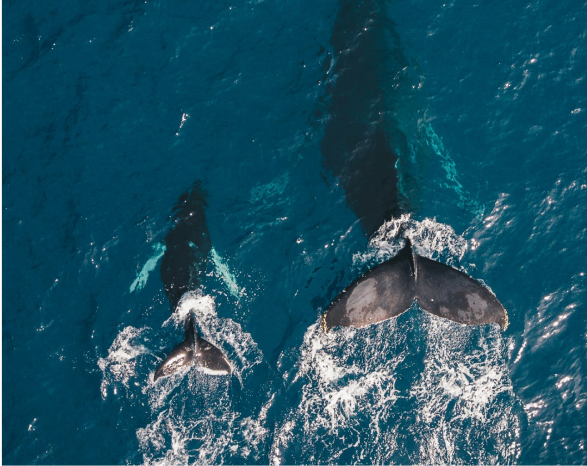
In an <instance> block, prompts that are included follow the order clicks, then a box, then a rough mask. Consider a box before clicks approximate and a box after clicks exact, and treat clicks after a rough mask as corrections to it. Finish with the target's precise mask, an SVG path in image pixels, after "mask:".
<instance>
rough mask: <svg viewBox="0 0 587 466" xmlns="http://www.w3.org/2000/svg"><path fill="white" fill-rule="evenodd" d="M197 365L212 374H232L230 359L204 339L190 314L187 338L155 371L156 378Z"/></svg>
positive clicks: (187, 324)
mask: <svg viewBox="0 0 587 466" xmlns="http://www.w3.org/2000/svg"><path fill="white" fill-rule="evenodd" d="M189 366H196V367H197V368H198V369H200V370H202V371H203V372H206V373H208V374H212V375H230V374H231V373H232V368H231V367H230V363H229V362H228V359H227V358H226V356H224V354H223V353H222V351H220V350H219V349H218V348H217V347H216V346H214V345H213V344H212V343H210V342H208V341H206V340H204V339H203V338H202V337H201V336H200V335H199V334H198V332H197V331H196V328H195V322H194V319H193V317H192V316H191V315H190V317H189V318H188V321H187V323H186V326H185V339H184V340H183V341H182V342H181V343H180V344H179V345H177V346H176V347H175V348H174V349H173V350H172V351H171V353H169V356H167V358H165V360H164V361H163V362H162V363H161V364H160V365H159V367H158V368H157V370H156V371H155V377H154V380H157V379H158V378H159V377H165V376H168V375H171V374H174V373H175V372H177V371H178V370H180V369H181V368H184V367H189Z"/></svg>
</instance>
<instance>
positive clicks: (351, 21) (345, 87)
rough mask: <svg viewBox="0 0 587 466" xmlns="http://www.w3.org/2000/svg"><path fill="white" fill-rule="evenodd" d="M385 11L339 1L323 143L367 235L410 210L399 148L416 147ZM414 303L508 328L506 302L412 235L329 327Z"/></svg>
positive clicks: (346, 295)
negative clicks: (394, 92)
mask: <svg viewBox="0 0 587 466" xmlns="http://www.w3.org/2000/svg"><path fill="white" fill-rule="evenodd" d="M384 8H385V2H382V1H377V0H343V1H342V2H341V4H340V10H339V12H338V15H337V17H336V20H335V24H334V28H333V34H332V38H331V40H330V44H331V47H332V50H333V65H332V67H331V72H330V74H331V76H332V77H331V78H330V79H329V80H328V81H327V93H326V98H325V99H324V100H325V102H326V106H327V109H328V113H329V117H328V121H327V123H326V127H325V131H324V137H323V139H322V141H321V151H322V155H323V162H324V166H325V168H326V170H327V171H328V172H330V173H332V174H333V175H334V176H335V177H336V178H337V179H338V182H339V183H340V185H341V187H342V188H343V189H344V191H345V197H346V201H347V205H348V206H349V207H350V208H351V209H352V210H353V212H354V213H355V214H356V216H357V217H358V219H359V221H360V224H361V227H362V229H363V230H364V232H365V234H366V235H368V236H371V235H373V233H375V232H376V231H377V229H378V228H379V227H380V226H381V225H383V224H384V223H385V222H386V221H388V220H390V219H392V218H397V217H399V216H400V215H401V214H402V213H407V212H406V211H407V209H408V204H409V203H408V202H406V201H405V199H402V197H401V196H400V189H399V187H398V181H399V177H398V173H397V168H396V167H397V166H398V162H400V159H399V157H398V152H399V153H401V154H404V155H407V154H409V153H410V150H409V146H408V140H407V138H406V136H405V134H404V133H403V132H402V131H401V129H399V127H398V125H397V124H396V122H395V117H394V110H395V109H393V108H392V107H393V105H390V103H389V95H388V92H385V91H384V90H383V89H384V87H387V89H395V88H398V87H401V85H402V84H405V70H406V69H407V67H408V63H407V60H406V59H405V58H404V57H403V54H402V53H401V50H400V47H399V39H398V37H397V33H396V32H395V30H394V27H393V23H391V21H390V20H389V19H388V18H387V15H386V13H385V11H384ZM399 235H400V236H402V235H403V234H402V233H400V234H399ZM414 301H416V302H417V303H418V304H419V306H420V307H421V308H422V309H423V310H425V311H428V312H430V313H431V314H434V315H437V316H440V317H443V318H446V319H450V320H453V321H455V322H459V323H462V324H467V325H479V324H485V323H497V324H498V325H500V326H501V328H502V329H505V328H506V327H507V325H508V317H507V313H506V311H505V309H504V307H503V306H502V305H501V303H500V302H499V301H498V300H497V298H496V297H495V296H494V295H493V294H492V293H491V292H490V291H489V290H488V289H487V288H485V287H484V286H483V285H481V284H480V283H479V282H477V281H476V280H474V279H473V278H471V277H469V276H468V275H466V274H464V273H462V272H459V271H458V270H455V269H453V268H452V267H449V266H447V265H444V264H442V263H440V262H435V261H433V260H430V259H427V258H425V257H421V256H419V255H417V254H416V253H415V252H414V249H413V247H412V244H411V241H410V240H409V238H405V246H404V248H403V249H402V250H401V251H400V252H399V253H398V254H397V256H396V257H394V258H393V259H391V260H389V261H387V262H384V263H383V264H380V265H378V266H376V267H374V268H373V269H371V270H369V271H368V272H367V273H365V274H364V275H362V276H361V277H359V278H358V279H356V280H355V281H354V282H353V283H351V284H350V285H349V286H348V287H347V288H346V289H345V290H344V291H343V292H341V293H340V294H339V295H338V296H337V297H336V298H335V299H334V300H333V301H332V303H331V304H330V305H329V306H328V308H327V309H326V311H325V313H324V314H323V316H322V329H323V330H324V331H325V332H326V331H328V330H329V329H331V328H333V327H337V326H352V327H364V326H366V325H370V324H375V323H377V322H381V321H383V320H386V319H389V318H392V317H396V316H398V315H399V314H401V313H403V312H404V311H406V310H408V309H410V307H411V306H412V305H413V303H414Z"/></svg>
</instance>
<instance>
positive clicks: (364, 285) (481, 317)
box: [322, 238, 508, 332]
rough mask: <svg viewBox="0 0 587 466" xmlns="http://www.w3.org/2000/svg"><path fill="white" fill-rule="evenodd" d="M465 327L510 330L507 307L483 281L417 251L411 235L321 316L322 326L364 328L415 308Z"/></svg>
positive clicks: (353, 284) (345, 291)
mask: <svg viewBox="0 0 587 466" xmlns="http://www.w3.org/2000/svg"><path fill="white" fill-rule="evenodd" d="M414 301H416V302H417V303H418V304H419V306H420V308H421V309H422V310H424V311H427V312H429V313H431V314H434V315H436V316H439V317H443V318H445V319H450V320H453V321H455V322H458V323H461V324H466V325H480V324H488V323H496V324H498V325H499V326H500V327H501V328H502V329H503V330H505V329H506V328H507V325H508V317H507V313H506V310H505V309H504V307H503V306H502V305H501V303H500V302H499V301H498V300H497V298H496V297H495V296H494V295H493V293H491V292H490V291H489V290H488V289H487V288H485V287H484V286H483V285H481V284H480V283H479V282H477V281H476V280H474V279H473V278H471V277H469V276H468V275H466V274H464V273H463V272H460V271H458V270H456V269H453V268H452V267H449V266H448V265H445V264H442V263H440V262H436V261H433V260H431V259H427V258H425V257H422V256H419V255H418V254H416V253H415V252H414V250H413V248H412V244H411V242H410V240H409V239H408V238H406V245H405V246H404V248H403V249H402V250H401V251H400V252H399V253H398V254H397V255H396V256H395V257H394V258H393V259H391V260H389V261H386V262H383V263H382V264H380V265H378V266H376V267H374V268H372V269H371V270H369V271H368V272H366V273H365V274H364V275H362V276H361V277H359V278H358V279H357V280H355V281H354V282H353V283H352V284H351V285H350V286H349V287H348V288H347V289H346V290H344V291H343V292H342V293H340V294H339V295H338V296H337V297H336V298H335V299H334V301H333V302H332V304H331V305H330V306H329V307H328V309H327V310H326V312H325V313H324V315H323V316H322V329H323V330H324V331H325V332H326V331H328V330H329V329H331V328H333V327H338V326H342V327H358V328H360V327H365V326H367V325H371V324H375V323H378V322H381V321H384V320H387V319H389V318H391V317H396V316H398V315H400V314H402V313H403V312H405V311H407V310H408V309H410V308H411V307H412V305H413V303H414Z"/></svg>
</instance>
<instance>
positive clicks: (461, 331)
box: [270, 215, 523, 464]
mask: <svg viewBox="0 0 587 466" xmlns="http://www.w3.org/2000/svg"><path fill="white" fill-rule="evenodd" d="M400 229H405V234H406V235H407V236H409V237H410V238H412V240H413V242H414V245H415V247H416V249H417V251H418V253H419V254H422V255H425V256H427V257H432V258H438V257H439V256H442V257H443V261H444V262H448V263H451V262H452V263H456V262H459V261H460V259H461V258H462V257H463V254H464V252H465V251H466V249H467V247H468V245H467V242H466V240H465V239H464V238H462V237H460V236H458V235H456V234H455V232H454V230H453V229H452V228H450V227H449V226H447V225H443V224H440V223H438V222H435V221H434V220H430V219H424V220H422V221H420V222H418V221H416V220H414V219H412V218H411V217H410V216H408V215H405V216H403V217H401V218H400V219H396V220H393V221H390V222H387V223H386V224H385V225H383V226H382V227H381V229H380V230H379V231H378V232H377V233H376V235H374V237H373V239H372V240H371V242H370V244H369V248H368V251H367V252H365V253H363V254H357V255H356V256H355V267H356V268H358V269H364V267H365V265H367V264H368V265H373V264H375V263H378V262H380V261H381V260H384V259H387V258H390V257H392V256H393V255H394V254H395V253H396V252H397V250H398V249H399V248H400V247H401V245H402V244H401V242H400V241H399V240H397V239H395V236H396V235H397V234H398V232H399V231H400ZM506 353H507V351H506V349H505V344H504V341H503V336H502V332H501V331H500V330H499V329H497V327H495V326H478V327H468V326H465V325H460V324H457V323H455V322H452V321H447V320H444V319H441V318H438V317H435V316H432V315H429V314H427V313H424V312H421V311H419V310H418V309H417V308H415V307H414V308H413V309H412V310H410V311H408V312H406V313H405V314H402V315H401V316H400V317H398V318H396V319H390V320H387V321H384V322H381V323H379V324H377V325H372V326H369V327H366V328H363V329H353V328H350V327H343V328H338V329H335V330H333V331H332V332H329V333H328V334H323V333H321V332H320V331H319V329H318V325H317V324H316V325H313V326H311V327H310V328H309V329H308V331H307V332H306V334H305V336H304V343H303V345H302V348H301V350H300V355H299V360H298V365H297V369H296V371H297V372H296V374H295V377H294V378H293V381H292V383H291V384H290V386H289V387H288V390H289V391H291V392H294V393H299V402H298V403H297V404H296V406H295V407H292V408H291V409H290V410H289V412H288V413H287V414H286V415H285V417H284V418H283V420H282V421H281V422H280V423H278V426H277V427H276V429H275V433H274V441H273V445H272V448H271V456H270V461H271V463H272V464H283V463H293V462H296V463H299V462H307V463H322V462H328V463H333V462H334V463H345V464H352V463H455V464H466V463H473V462H474V463H479V462H481V463H513V462H515V461H516V460H517V458H518V457H519V452H520V424H521V416H522V415H523V410H522V408H521V405H520V402H519V400H518V399H517V397H516V396H515V394H514V392H513V389H512V384H511V381H510V379H509V371H508V367H507V363H506V361H507V355H506ZM286 378H287V375H286ZM308 439H312V440H311V442H309V441H308Z"/></svg>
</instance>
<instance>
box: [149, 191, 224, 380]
mask: <svg viewBox="0 0 587 466" xmlns="http://www.w3.org/2000/svg"><path fill="white" fill-rule="evenodd" d="M205 207H206V193H205V192H204V190H203V189H202V187H201V185H200V183H199V182H196V183H194V185H193V187H192V189H191V190H190V191H188V192H186V193H184V194H182V195H181V197H180V198H179V201H178V203H177V205H176V206H175V208H174V209H173V227H172V228H171V230H170V231H169V232H168V233H167V235H166V236H165V247H166V249H165V254H164V255H163V259H162V261H161V279H162V280H163V285H164V287H165V293H166V294H167V298H168V300H169V303H170V304H171V310H172V312H173V311H176V310H177V308H178V304H179V302H180V300H181V297H182V296H183V295H184V294H185V293H187V292H189V291H195V290H197V289H198V288H199V287H200V286H201V278H202V277H203V276H204V274H205V273H206V265H207V261H208V256H209V254H210V250H211V248H212V243H211V241H210V233H209V232H208V227H207V225H206V216H205V212H204V208H205ZM186 366H197V367H199V368H201V369H202V370H204V371H205V372H207V373H210V374H216V375H224V374H230V373H231V367H230V363H229V362H228V359H227V358H226V356H225V355H224V354H223V353H222V351H220V350H219V349H218V348H217V347H216V346H214V345H213V344H212V343H210V342H208V341H206V340H204V339H203V338H202V337H201V336H200V335H199V333H198V331H197V329H196V326H195V320H194V317H193V310H192V311H190V313H189V317H188V318H187V321H186V323H185V339H184V340H183V341H182V342H181V343H180V344H179V345H178V346H176V347H175V348H174V349H173V350H172V351H171V353H170V354H169V356H167V358H166V359H165V360H164V361H163V362H162V363H161V364H160V365H159V367H158V368H157V370H156V371H155V378H154V379H155V380H157V379H158V378H159V377H162V376H167V375H170V374H173V373H174V372H176V371H177V370H179V369H180V368H182V367H186Z"/></svg>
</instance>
